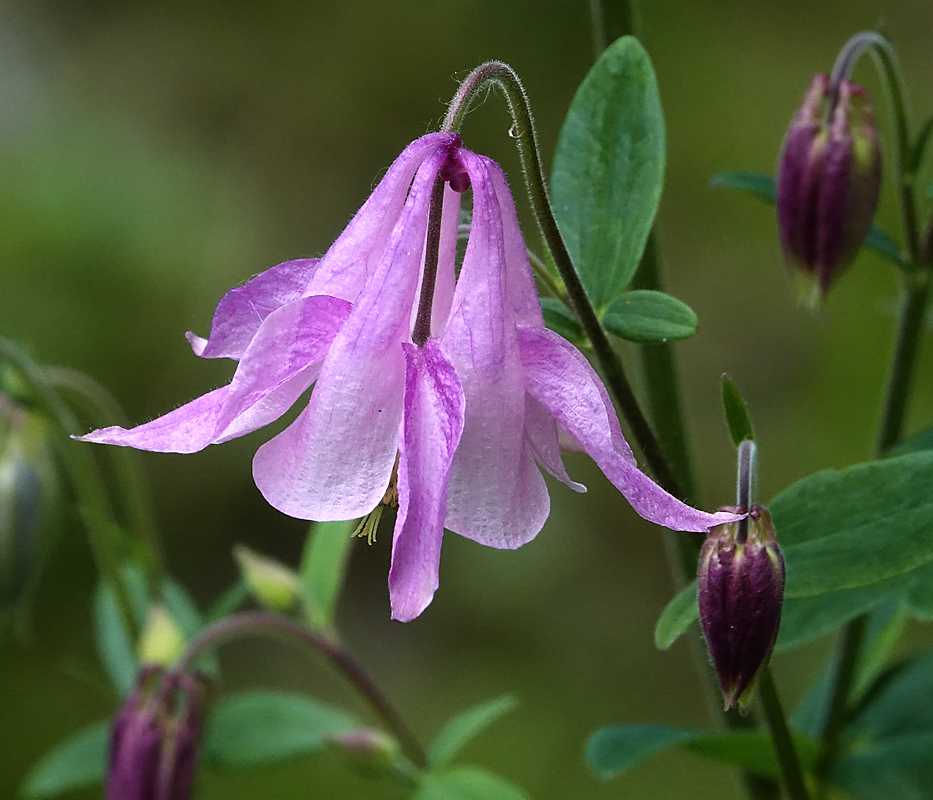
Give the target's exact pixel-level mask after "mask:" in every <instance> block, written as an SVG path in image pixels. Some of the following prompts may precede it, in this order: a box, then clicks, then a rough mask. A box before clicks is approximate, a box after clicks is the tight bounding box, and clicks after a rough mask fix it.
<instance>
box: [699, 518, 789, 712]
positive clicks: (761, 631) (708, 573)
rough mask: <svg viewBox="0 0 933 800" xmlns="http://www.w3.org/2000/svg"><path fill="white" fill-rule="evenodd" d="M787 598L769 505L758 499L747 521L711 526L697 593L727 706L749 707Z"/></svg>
mask: <svg viewBox="0 0 933 800" xmlns="http://www.w3.org/2000/svg"><path fill="white" fill-rule="evenodd" d="M729 510H730V511H737V512H738V509H737V508H736V509H729ZM738 513H741V512H738ZM743 528H747V530H745V531H744V536H743ZM783 598H784V558H783V556H782V555H781V549H780V548H779V547H778V544H777V542H776V541H775V538H774V526H773V525H772V524H771V515H770V514H769V513H768V510H767V509H766V508H762V507H761V506H759V505H753V506H752V507H751V511H750V512H749V515H748V519H747V521H746V520H741V521H739V522H730V523H727V524H725V525H719V526H717V527H716V528H714V529H713V530H712V531H710V533H709V536H708V537H707V539H706V542H705V543H704V545H703V550H702V551H701V553H700V570H699V575H698V576H697V599H698V603H699V608H700V623H701V624H702V626H703V633H704V635H705V636H706V643H707V645H708V646H709V652H710V656H711V657H712V659H713V666H714V667H715V669H716V675H717V676H718V677H719V685H720V686H721V687H722V694H723V700H724V702H725V707H726V708H727V709H728V708H731V707H732V706H734V705H738V707H739V710H740V711H741V712H742V713H743V714H744V713H746V712H747V711H748V707H749V705H750V704H751V701H752V699H753V698H754V695H755V690H756V688H757V686H758V680H759V678H760V677H761V674H762V673H763V672H764V670H765V669H766V668H767V666H768V661H769V659H770V658H771V651H772V650H773V649H774V642H775V641H776V639H777V635H778V628H779V626H780V623H781V602H782V600H783Z"/></svg>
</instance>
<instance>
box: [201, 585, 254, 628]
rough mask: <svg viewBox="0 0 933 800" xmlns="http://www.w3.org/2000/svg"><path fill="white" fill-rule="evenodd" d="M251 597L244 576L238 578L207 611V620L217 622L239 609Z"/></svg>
mask: <svg viewBox="0 0 933 800" xmlns="http://www.w3.org/2000/svg"><path fill="white" fill-rule="evenodd" d="M249 598H250V593H249V587H248V586H247V585H246V582H245V581H244V580H243V579H242V578H237V580H236V582H235V583H234V584H233V585H232V586H231V587H230V588H229V589H227V591H225V592H224V593H223V594H222V595H221V596H220V597H218V598H217V600H215V601H214V604H213V605H212V606H211V607H210V608H209V609H208V611H207V621H208V622H217V620H219V619H223V618H224V617H226V616H228V615H229V614H233V613H234V612H235V611H238V610H239V609H240V607H241V606H242V605H243V604H244V603H245V602H246V601H247V600H249Z"/></svg>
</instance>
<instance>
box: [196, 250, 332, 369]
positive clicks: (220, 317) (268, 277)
mask: <svg viewBox="0 0 933 800" xmlns="http://www.w3.org/2000/svg"><path fill="white" fill-rule="evenodd" d="M317 266H318V259H316V258H302V259H298V260H297V261H286V262H285V263H284V264H278V265H276V266H274V267H270V268H269V269H267V270H266V271H265V272H263V273H261V274H259V275H257V276H256V277H255V278H253V279H252V280H251V281H248V282H247V283H245V284H243V286H237V287H236V288H234V289H231V290H230V291H229V292H227V293H226V294H225V295H224V296H223V297H222V298H221V300H220V302H219V303H218V304H217V309H216V310H215V311H214V319H213V320H212V322H211V335H210V338H209V339H202V338H201V337H200V336H196V335H195V334H193V333H190V332H189V333H188V334H186V335H187V337H188V341H189V342H190V343H191V349H192V350H194V352H195V355H199V356H201V357H202V358H235V359H238V358H240V357H241V356H242V355H243V353H244V352H245V351H246V348H247V347H248V346H249V343H250V342H251V341H252V339H253V336H255V335H256V331H258V330H259V326H260V325H261V324H262V321H263V320H264V319H265V318H266V317H267V316H269V314H271V313H272V312H273V311H275V310H276V309H277V308H279V307H281V306H283V305H285V304H286V303H289V302H291V301H292V300H297V299H298V298H299V297H301V293H302V291H303V290H304V288H305V286H307V285H308V281H309V280H310V279H311V276H312V275H313V274H314V272H315V270H316V269H317Z"/></svg>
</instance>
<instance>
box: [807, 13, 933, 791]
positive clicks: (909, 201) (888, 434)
mask: <svg viewBox="0 0 933 800" xmlns="http://www.w3.org/2000/svg"><path fill="white" fill-rule="evenodd" d="M866 51H870V52H871V54H872V56H873V58H874V62H875V66H876V68H877V69H878V72H879V73H880V75H881V78H882V80H883V81H884V86H885V93H886V94H887V97H888V101H889V105H890V112H891V120H892V125H893V128H894V137H895V148H894V149H895V172H894V175H895V178H894V179H895V183H896V188H897V194H898V198H899V206H900V213H901V227H902V233H903V237H904V247H905V249H906V250H907V255H908V258H909V260H910V264H911V267H912V268H911V269H910V270H907V271H905V272H904V273H903V274H902V281H903V289H902V298H901V310H900V319H899V323H898V330H897V339H896V343H895V346H894V355H893V357H892V361H891V374H890V378H889V379H888V386H887V391H886V394H885V402H884V409H883V411H882V415H881V424H880V426H879V433H878V441H877V445H876V455H877V456H878V457H882V456H883V455H884V453H885V452H886V451H887V450H888V449H889V448H890V447H891V446H892V445H894V444H896V443H897V442H898V441H899V440H900V439H901V437H902V435H903V430H904V420H905V417H906V415H907V403H908V399H909V395H910V388H911V384H912V383H913V374H914V371H915V369H916V365H917V356H918V353H919V350H920V336H921V334H922V332H923V321H924V317H925V314H926V307H927V300H928V299H929V288H930V286H929V281H930V261H931V258H930V254H929V252H928V251H929V249H930V248H929V247H928V246H927V245H928V244H929V242H925V243H924V244H923V245H921V242H920V237H919V233H918V230H919V229H918V221H917V212H916V202H915V193H914V184H913V175H912V171H913V170H912V168H913V165H912V164H911V155H910V133H909V129H908V119H907V104H906V101H905V93H904V90H903V83H902V80H901V76H900V70H899V67H898V63H897V55H896V53H895V52H894V48H893V47H892V46H891V43H890V42H889V41H888V40H887V39H886V38H885V37H883V36H881V35H880V34H878V33H875V32H874V31H868V32H863V33H859V34H856V35H855V36H853V37H852V38H851V39H850V40H849V41H848V42H847V43H846V44H845V46H844V47H843V48H842V51H841V52H840V54H839V57H838V58H837V59H836V64H835V66H834V67H833V76H832V88H833V91H835V90H836V89H837V88H838V84H839V82H840V81H841V80H842V79H843V78H845V77H847V76H848V75H849V74H850V73H851V71H852V68H853V67H854V65H855V62H856V61H857V60H858V58H859V56H861V55H862V53H864V52H866ZM831 102H832V98H831ZM867 624H868V617H867V615H862V616H860V617H858V618H857V619H854V620H852V621H851V622H850V623H849V624H848V625H847V626H846V629H845V631H844V632H843V635H842V639H841V641H840V644H839V654H838V657H837V664H838V666H837V669H836V678H835V682H834V685H833V688H832V693H831V699H830V702H829V709H828V711H827V716H826V722H825V724H824V728H823V735H822V739H823V751H822V753H821V756H820V763H819V769H818V772H819V774H820V775H821V776H822V777H825V773H826V772H827V770H828V769H829V767H830V766H831V764H832V761H833V759H834V758H835V757H836V755H837V754H838V751H839V747H840V743H841V739H842V733H843V731H844V728H845V722H846V719H847V716H848V710H849V703H850V699H851V694H852V687H853V685H854V683H855V676H856V671H857V666H858V663H859V659H860V655H861V649H862V645H863V642H864V639H865V630H866V628H867Z"/></svg>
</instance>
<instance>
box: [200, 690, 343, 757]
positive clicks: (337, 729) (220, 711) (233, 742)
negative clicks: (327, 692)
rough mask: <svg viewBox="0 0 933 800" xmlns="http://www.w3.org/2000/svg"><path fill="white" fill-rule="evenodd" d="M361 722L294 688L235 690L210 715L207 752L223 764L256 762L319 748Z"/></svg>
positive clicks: (313, 750) (206, 753) (296, 755)
mask: <svg viewBox="0 0 933 800" xmlns="http://www.w3.org/2000/svg"><path fill="white" fill-rule="evenodd" d="M358 726H359V723H358V722H357V721H356V719H355V718H354V717H353V716H352V715H351V714H349V713H347V712H346V711H343V710H342V709H339V708H334V707H333V706H329V705H326V704H324V703H320V702H318V701H317V700H314V699H312V698H310V697H307V696H305V695H301V694H296V693H294V692H278V691H258V692H246V693H243V694H239V695H235V696H234V697H231V698H230V699H229V700H226V701H225V702H224V703H222V704H221V705H220V707H219V708H217V710H216V711H215V712H214V713H213V715H212V716H211V720H210V724H209V726H208V730H207V736H206V740H205V757H206V758H207V760H208V761H210V762H211V763H213V764H216V765H218V766H221V767H256V766H261V765H266V764H274V763H277V762H280V761H286V760H288V759H292V758H297V757H299V756H303V755H306V754H308V753H313V752H315V751H317V750H320V749H321V748H323V747H324V745H325V744H327V739H328V737H329V736H331V735H334V734H340V733H346V732H347V731H351V730H353V729H354V728H357V727H358Z"/></svg>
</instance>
